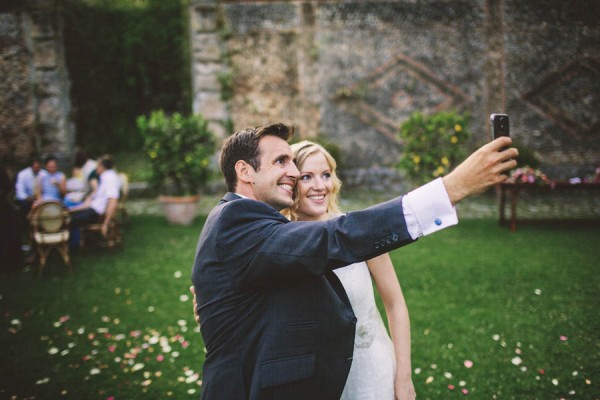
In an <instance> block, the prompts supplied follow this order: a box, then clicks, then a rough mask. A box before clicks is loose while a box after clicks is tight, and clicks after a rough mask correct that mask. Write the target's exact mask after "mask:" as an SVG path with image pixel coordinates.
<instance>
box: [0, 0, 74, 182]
mask: <svg viewBox="0 0 600 400" xmlns="http://www.w3.org/2000/svg"><path fill="white" fill-rule="evenodd" d="M24 4H25V5H20V6H16V7H13V8H12V9H10V10H8V11H4V10H3V11H2V12H0V76H1V77H2V78H1V79H0V160H2V162H3V163H6V164H7V165H9V166H11V167H12V168H13V169H14V168H17V167H22V166H23V165H25V164H26V163H27V161H28V158H29V157H30V156H31V155H32V154H33V153H39V154H40V155H42V156H44V155H46V154H50V153H52V154H54V155H56V156H57V157H58V158H59V161H60V163H61V165H62V166H63V167H65V166H67V165H69V164H70V160H71V154H72V151H73V144H74V127H73V125H72V123H71V120H70V112H71V103H70V98H69V82H68V77H67V71H66V67H65V59H64V47H63V40H62V22H61V18H60V10H59V3H58V1H52V0H30V1H28V2H27V3H24ZM13 172H14V171H13Z"/></svg>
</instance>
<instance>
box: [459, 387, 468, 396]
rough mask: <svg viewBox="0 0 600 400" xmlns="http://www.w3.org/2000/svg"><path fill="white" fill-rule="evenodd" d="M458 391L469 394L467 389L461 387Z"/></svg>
mask: <svg viewBox="0 0 600 400" xmlns="http://www.w3.org/2000/svg"><path fill="white" fill-rule="evenodd" d="M460 391H461V392H462V394H464V395H465V396H466V395H468V394H469V389H465V388H462V389H460Z"/></svg>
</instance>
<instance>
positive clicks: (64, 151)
mask: <svg viewBox="0 0 600 400" xmlns="http://www.w3.org/2000/svg"><path fill="white" fill-rule="evenodd" d="M28 4H29V12H28V13H27V17H28V23H27V26H28V27H29V31H28V36H29V38H30V39H29V44H30V46H31V50H32V54H33V63H32V71H31V72H32V83H33V85H32V86H33V88H34V110H33V111H34V117H35V124H36V126H37V128H38V131H39V132H40V137H41V143H40V147H41V149H40V150H41V152H42V153H43V154H47V153H52V154H54V155H55V156H56V157H57V158H58V159H59V162H60V164H61V167H62V168H65V167H67V166H69V167H70V165H71V156H72V152H73V148H74V144H75V128H74V124H73V122H72V120H71V100H70V97H69V94H70V93H69V91H70V82H69V79H68V74H67V67H66V62H65V54H64V40H63V20H62V15H61V12H60V9H59V2H58V1H57V0H36V1H30V2H29V3H28Z"/></svg>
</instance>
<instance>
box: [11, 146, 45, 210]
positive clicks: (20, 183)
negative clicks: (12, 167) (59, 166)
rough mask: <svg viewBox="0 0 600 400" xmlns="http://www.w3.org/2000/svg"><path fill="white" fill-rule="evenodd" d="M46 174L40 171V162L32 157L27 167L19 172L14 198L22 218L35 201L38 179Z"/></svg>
mask: <svg viewBox="0 0 600 400" xmlns="http://www.w3.org/2000/svg"><path fill="white" fill-rule="evenodd" d="M45 173H46V171H44V170H43V169H42V162H41V160H40V159H39V158H38V157H33V158H32V159H31V163H30V164H29V167H27V168H25V169H23V170H21V171H19V173H18V174H17V180H16V182H15V197H16V199H17V204H18V205H19V208H20V209H21V213H22V215H23V218H26V217H27V214H29V210H31V205H32V204H33V201H34V200H35V196H36V187H37V186H39V181H40V178H41V177H42V176H43V175H44V174H45Z"/></svg>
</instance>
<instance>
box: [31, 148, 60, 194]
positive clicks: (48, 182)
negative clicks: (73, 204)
mask: <svg viewBox="0 0 600 400" xmlns="http://www.w3.org/2000/svg"><path fill="white" fill-rule="evenodd" d="M44 166H45V168H46V173H45V174H44V175H42V176H41V177H40V184H39V185H38V186H37V195H36V199H37V201H49V200H56V201H62V199H63V197H64V195H65V194H66V193H67V179H66V177H65V174H63V173H62V172H60V171H59V170H58V160H57V159H56V157H54V156H48V157H46V160H45V162H44Z"/></svg>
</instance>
